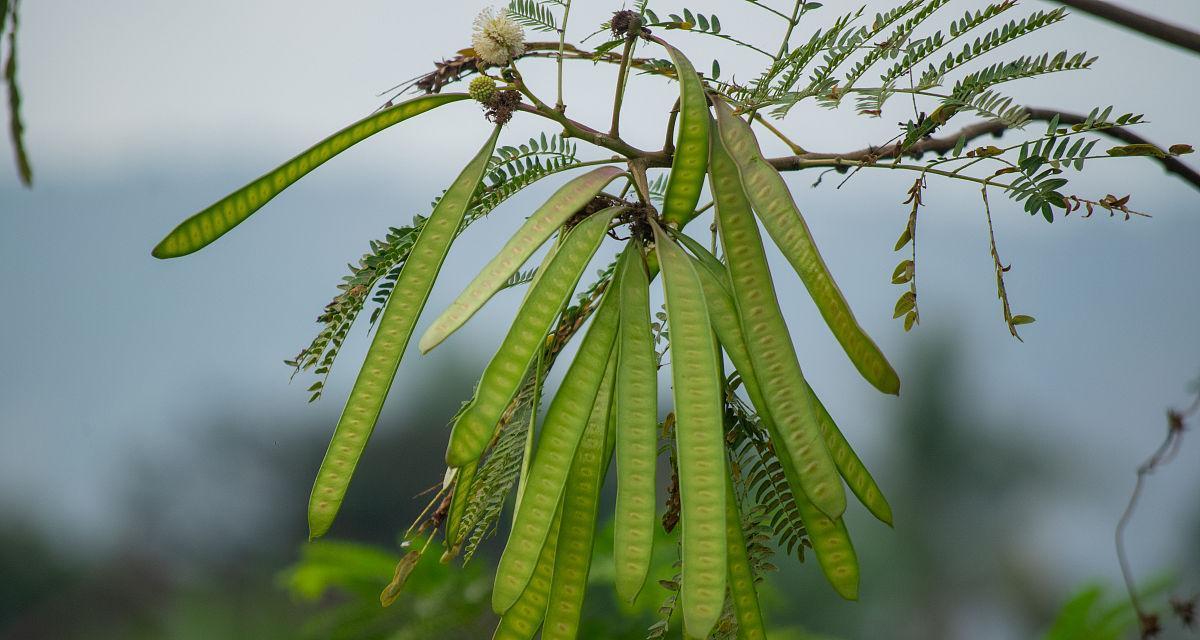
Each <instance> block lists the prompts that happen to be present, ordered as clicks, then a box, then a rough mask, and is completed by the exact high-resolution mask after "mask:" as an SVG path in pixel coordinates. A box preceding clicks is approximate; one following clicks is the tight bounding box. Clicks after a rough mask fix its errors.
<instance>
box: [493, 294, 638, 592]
mask: <svg viewBox="0 0 1200 640" xmlns="http://www.w3.org/2000/svg"><path fill="white" fill-rule="evenodd" d="M613 290H614V288H613V287H610V288H609V289H608V290H607V291H606V292H605V293H604V296H603V297H602V298H601V300H600V306H599V308H597V309H596V312H595V313H594V314H593V316H592V320H591V322H592V324H591V326H590V327H588V330H587V333H586V335H584V337H583V342H582V343H581V344H580V345H579V351H578V353H576V354H575V359H574V360H573V361H572V362H571V366H570V367H569V368H568V369H567V372H566V375H565V376H564V377H563V382H562V385H561V386H560V387H559V389H558V393H556V394H555V395H554V399H553V400H552V401H551V402H550V407H549V408H548V409H547V410H546V417H545V419H544V421H543V423H542V433H541V436H540V438H539V441H538V449H537V452H536V454H535V455H534V459H533V464H532V465H531V466H530V468H529V480H528V482H526V484H525V493H524V494H523V495H522V497H521V510H520V511H519V512H517V517H516V520H515V521H514V522H513V527H512V530H511V531H510V532H509V536H508V543H507V544H506V545H505V547H504V553H503V554H502V555H501V556H500V563H499V565H498V566H497V567H496V584H495V588H493V589H492V610H494V611H495V612H496V613H501V614H502V613H504V612H505V611H507V610H508V609H509V607H511V606H512V605H513V603H514V602H516V600H517V598H518V597H519V596H520V595H521V592H522V591H524V589H525V585H526V584H528V583H529V578H530V576H531V575H532V574H533V571H534V568H535V567H536V565H537V558H538V554H539V553H540V552H541V549H542V546H543V545H544V544H545V542H546V536H547V534H548V532H549V530H550V524H551V520H552V519H553V515H554V511H555V509H556V508H557V506H558V503H559V499H560V498H561V497H562V494H563V489H564V487H565V484H566V480H567V473H568V471H569V469H570V466H571V460H572V459H573V458H574V456H575V450H576V448H577V447H578V446H579V440H580V438H581V437H582V436H583V431H584V429H585V428H586V427H587V422H588V417H589V416H590V415H591V412H592V405H593V403H594V402H595V401H596V394H597V393H599V390H600V385H601V383H602V382H603V380H604V374H605V368H606V364H607V362H608V358H609V356H610V355H611V354H612V350H613V344H614V342H615V340H616V335H617V328H618V322H619V319H620V310H619V306H618V302H619V300H618V296H617V295H616V294H612V291H613ZM610 294H611V295H610Z"/></svg>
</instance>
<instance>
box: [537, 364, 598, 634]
mask: <svg viewBox="0 0 1200 640" xmlns="http://www.w3.org/2000/svg"><path fill="white" fill-rule="evenodd" d="M614 355H615V354H614ZM616 365H617V362H616V358H615V357H610V358H609V361H608V369H607V371H606V372H605V374H604V375H605V380H604V384H603V385H602V386H601V387H600V392H599V393H597V394H596V401H595V403H594V404H593V405H592V414H591V416H589V418H588V423H587V427H586V428H585V429H584V432H583V438H582V439H581V440H580V441H579V448H578V449H577V450H576V451H575V459H574V460H572V461H571V471H570V474H569V475H568V476H567V490H566V493H565V494H564V495H563V504H562V525H561V526H560V528H559V531H558V546H557V547H556V551H555V556H554V579H553V580H552V581H551V583H550V600H549V603H548V604H547V606H546V623H545V624H544V625H543V626H542V640H574V638H575V636H576V635H577V634H578V633H579V617H580V614H581V613H582V611H583V595H584V591H585V590H586V589H587V580H588V572H589V571H590V570H591V566H592V543H593V541H594V538H595V535H596V511H597V508H598V507H599V502H600V485H601V484H603V482H604V476H603V469H604V468H605V462H606V460H605V459H604V454H605V453H607V449H606V448H605V439H606V437H607V435H608V415H609V407H610V405H611V397H612V391H613V378H614V377H615V374H616ZM526 590H528V587H526Z"/></svg>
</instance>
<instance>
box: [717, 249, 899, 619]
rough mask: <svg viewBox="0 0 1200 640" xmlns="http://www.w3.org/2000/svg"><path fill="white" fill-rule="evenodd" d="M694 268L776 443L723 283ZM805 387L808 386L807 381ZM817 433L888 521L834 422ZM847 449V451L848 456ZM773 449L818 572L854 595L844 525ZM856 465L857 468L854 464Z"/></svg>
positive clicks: (854, 566) (780, 450) (784, 454)
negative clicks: (819, 506) (814, 498)
mask: <svg viewBox="0 0 1200 640" xmlns="http://www.w3.org/2000/svg"><path fill="white" fill-rule="evenodd" d="M696 271H697V273H698V274H699V275H700V279H701V282H702V283H703V285H704V294H705V299H706V300H707V301H708V304H709V316H710V317H711V318H712V319H713V328H715V329H716V331H717V337H718V340H719V341H720V342H721V346H722V347H724V348H725V352H726V353H727V354H729V359H730V361H732V362H733V366H734V368H735V369H737V370H738V373H740V374H741V376H742V386H743V387H745V388H746V395H748V396H750V402H751V404H753V405H754V408H755V409H756V410H757V411H758V416H759V419H760V420H761V421H762V425H763V427H764V428H765V429H766V430H767V433H768V435H769V436H770V438H771V440H772V441H773V442H775V443H780V442H783V438H782V437H781V436H780V433H779V429H778V428H777V427H776V426H775V423H774V422H773V421H772V420H771V416H770V413H769V411H768V409H767V404H766V400H765V399H764V398H763V395H762V390H761V388H760V387H759V383H758V380H757V378H756V377H755V375H754V368H753V365H751V364H750V354H749V352H748V351H747V349H746V345H745V341H744V339H743V337H742V330H741V327H740V326H739V325H738V320H737V318H738V314H737V309H736V308H734V303H733V299H732V298H731V297H730V295H729V293H728V292H727V291H726V290H725V289H724V288H723V287H722V285H721V283H720V281H719V280H718V279H717V278H716V277H714V276H713V274H712V272H711V271H708V270H707V269H705V268H704V267H702V266H700V267H697V269H696ZM805 388H806V389H807V388H808V387H807V385H806V386H805ZM809 393H811V390H809ZM812 400H813V401H814V402H817V400H816V396H812ZM826 417H828V414H826ZM826 425H828V427H829V428H828V429H826ZM822 431H823V433H824V435H825V440H826V442H827V443H832V444H830V449H831V450H832V451H833V452H834V454H835V455H834V461H835V462H837V463H838V471H839V472H841V473H842V474H843V475H845V476H846V477H847V478H850V477H853V478H856V479H857V480H859V481H861V482H863V483H864V484H867V483H869V484H868V486H869V487H870V488H869V489H867V490H865V491H864V492H863V494H862V495H860V494H859V493H858V490H855V495H860V499H861V500H863V504H864V505H866V506H867V508H868V509H869V510H870V511H871V513H873V514H875V515H876V517H879V518H880V519H881V520H884V522H888V523H889V524H890V521H889V520H885V519H884V516H883V515H881V513H882V512H880V511H878V510H877V505H878V501H877V500H874V499H871V500H868V499H867V498H866V497H865V496H869V495H874V496H878V500H883V494H882V493H880V492H879V488H878V487H876V486H875V482H874V480H872V479H871V475H870V474H869V473H867V470H866V468H865V467H863V466H862V463H861V461H859V460H858V457H857V456H855V455H854V452H853V450H851V449H850V445H849V443H847V442H846V441H845V439H844V438H842V437H841V432H839V431H838V430H837V425H836V424H834V423H833V420H832V418H829V419H828V422H824V421H823V423H822ZM839 442H840V446H844V452H843V449H841V448H839V445H838V443H839ZM846 452H848V455H847V454H846ZM775 453H776V455H777V456H778V458H779V462H780V464H781V465H782V467H783V469H784V475H785V476H786V477H787V479H788V485H789V486H790V487H791V489H792V495H793V496H794V498H795V500H796V504H797V508H798V510H799V512H800V518H801V520H803V521H804V523H805V525H806V526H809V523H813V524H812V526H813V527H815V528H813V529H809V536H810V538H811V539H812V541H813V548H814V550H815V552H816V555H817V561H818V563H819V564H820V565H821V568H822V571H823V572H824V573H825V574H826V576H827V578H828V579H829V582H830V584H832V585H833V587H834V589H835V590H837V592H838V593H839V594H841V595H842V596H843V597H846V598H849V599H854V598H856V597H857V593H858V560H857V558H856V557H855V555H854V549H853V547H852V546H851V545H850V538H849V534H848V532H847V531H846V528H845V525H844V524H842V521H841V519H840V518H839V519H838V520H837V521H836V522H834V521H832V520H830V519H829V518H828V517H827V516H825V514H823V513H821V512H820V510H818V509H817V508H816V507H815V506H814V505H813V504H812V502H811V501H810V500H809V499H808V498H807V496H805V495H804V491H803V488H802V486H801V484H800V475H799V474H798V473H797V472H796V468H795V464H794V462H793V461H792V458H791V455H790V454H789V453H788V451H787V448H786V447H776V450H775ZM855 463H856V464H857V467H856V466H854V464H855ZM850 482H851V488H854V486H855V481H850ZM883 506H884V507H886V506H887V502H886V501H883ZM886 515H887V516H888V517H889V518H890V516H891V509H890V507H889V508H887V511H886ZM731 575H732V574H731Z"/></svg>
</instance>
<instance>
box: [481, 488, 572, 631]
mask: <svg viewBox="0 0 1200 640" xmlns="http://www.w3.org/2000/svg"><path fill="white" fill-rule="evenodd" d="M561 522H562V505H561V504H560V505H559V506H558V508H557V509H556V510H555V512H554V521H553V522H552V523H551V524H550V534H549V535H548V536H547V537H546V544H545V545H544V546H543V547H542V552H541V553H540V554H538V561H537V568H536V569H534V570H533V575H532V576H531V577H530V578H529V584H528V585H526V586H525V590H524V591H522V592H521V597H520V598H517V601H516V603H514V604H513V606H512V607H510V608H509V610H508V611H507V612H505V613H504V615H503V616H501V617H500V624H499V625H498V626H497V627H496V633H495V634H493V635H492V640H531V639H532V638H533V636H534V635H535V634H536V633H537V631H538V629H539V628H541V626H542V621H543V620H545V619H546V604H547V602H549V600H550V582H551V580H552V579H553V577H554V559H555V554H556V552H557V549H558V531H559V526H560V523H561Z"/></svg>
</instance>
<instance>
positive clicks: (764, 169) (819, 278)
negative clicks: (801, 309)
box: [713, 99, 900, 394]
mask: <svg viewBox="0 0 1200 640" xmlns="http://www.w3.org/2000/svg"><path fill="white" fill-rule="evenodd" d="M713 104H714V105H715V106H716V110H717V130H718V132H719V134H720V138H721V140H722V141H723V142H724V144H725V147H726V149H727V151H728V153H729V155H730V156H731V157H732V158H733V160H734V162H735V163H736V164H737V169H738V171H739V173H740V175H741V182H742V184H743V185H744V187H743V188H744V190H745V194H746V196H747V197H748V198H749V199H750V202H751V203H752V204H753V206H754V211H755V213H757V214H758V217H759V219H760V220H762V223H763V227H765V228H766V229H767V233H769V234H770V235H771V238H772V239H773V240H774V241H775V244H776V245H777V246H778V247H779V249H780V251H782V252H783V255H784V257H786V258H787V260H788V262H790V263H791V264H792V267H793V268H794V269H795V270H796V273H797V274H799V275H800V280H801V281H803V282H804V286H805V287H807V288H808V293H809V295H810V296H811V297H812V299H813V302H814V303H816V305H817V309H818V310H819V311H820V312H821V317H823V318H824V319H825V323H826V324H827V325H829V328H830V330H831V331H833V335H834V337H836V338H837V340H838V342H839V343H841V345H842V349H844V350H845V351H846V355H847V356H849V357H850V361H851V362H853V363H854V366H855V367H856V368H858V370H859V372H860V373H862V375H863V377H864V378H866V380H867V381H868V382H870V383H871V384H872V385H874V386H875V387H876V388H877V389H879V390H880V391H883V392H884V393H892V394H896V393H900V377H899V376H897V375H896V370H895V369H893V368H892V365H891V364H890V363H888V361H887V358H886V357H885V356H884V355H883V352H882V351H880V349H879V347H878V346H877V345H876V344H875V341H874V340H872V339H871V337H870V336H868V335H867V332H866V331H864V330H863V328H862V327H861V326H860V325H859V324H858V321H857V320H856V319H855V318H854V313H853V312H852V311H851V310H850V305H849V304H848V303H847V302H846V297H845V296H843V295H842V292H841V290H840V289H838V286H837V283H836V282H835V281H834V280H833V275H832V274H830V273H829V268H828V267H827V266H825V261H824V260H823V259H822V258H821V254H820V252H819V251H817V245H816V244H815V243H814V242H813V238H812V233H811V232H810V231H809V230H808V224H807V223H805V222H804V217H803V216H801V215H800V209H799V208H797V207H796V201H795V200H793V199H792V193H791V191H789V190H788V187H787V183H786V182H784V180H783V177H782V176H780V175H779V171H777V170H776V169H775V167H773V166H771V163H769V162H767V161H766V159H764V158H763V156H762V151H761V150H760V149H759V147H758V141H757V140H756V139H755V137H754V132H753V131H751V130H750V125H748V124H746V122H745V121H744V120H742V119H741V118H739V117H737V116H735V115H734V114H733V111H732V110H731V109H730V108H729V106H728V105H726V104H725V103H724V102H722V101H721V100H720V99H714V100H713Z"/></svg>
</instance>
